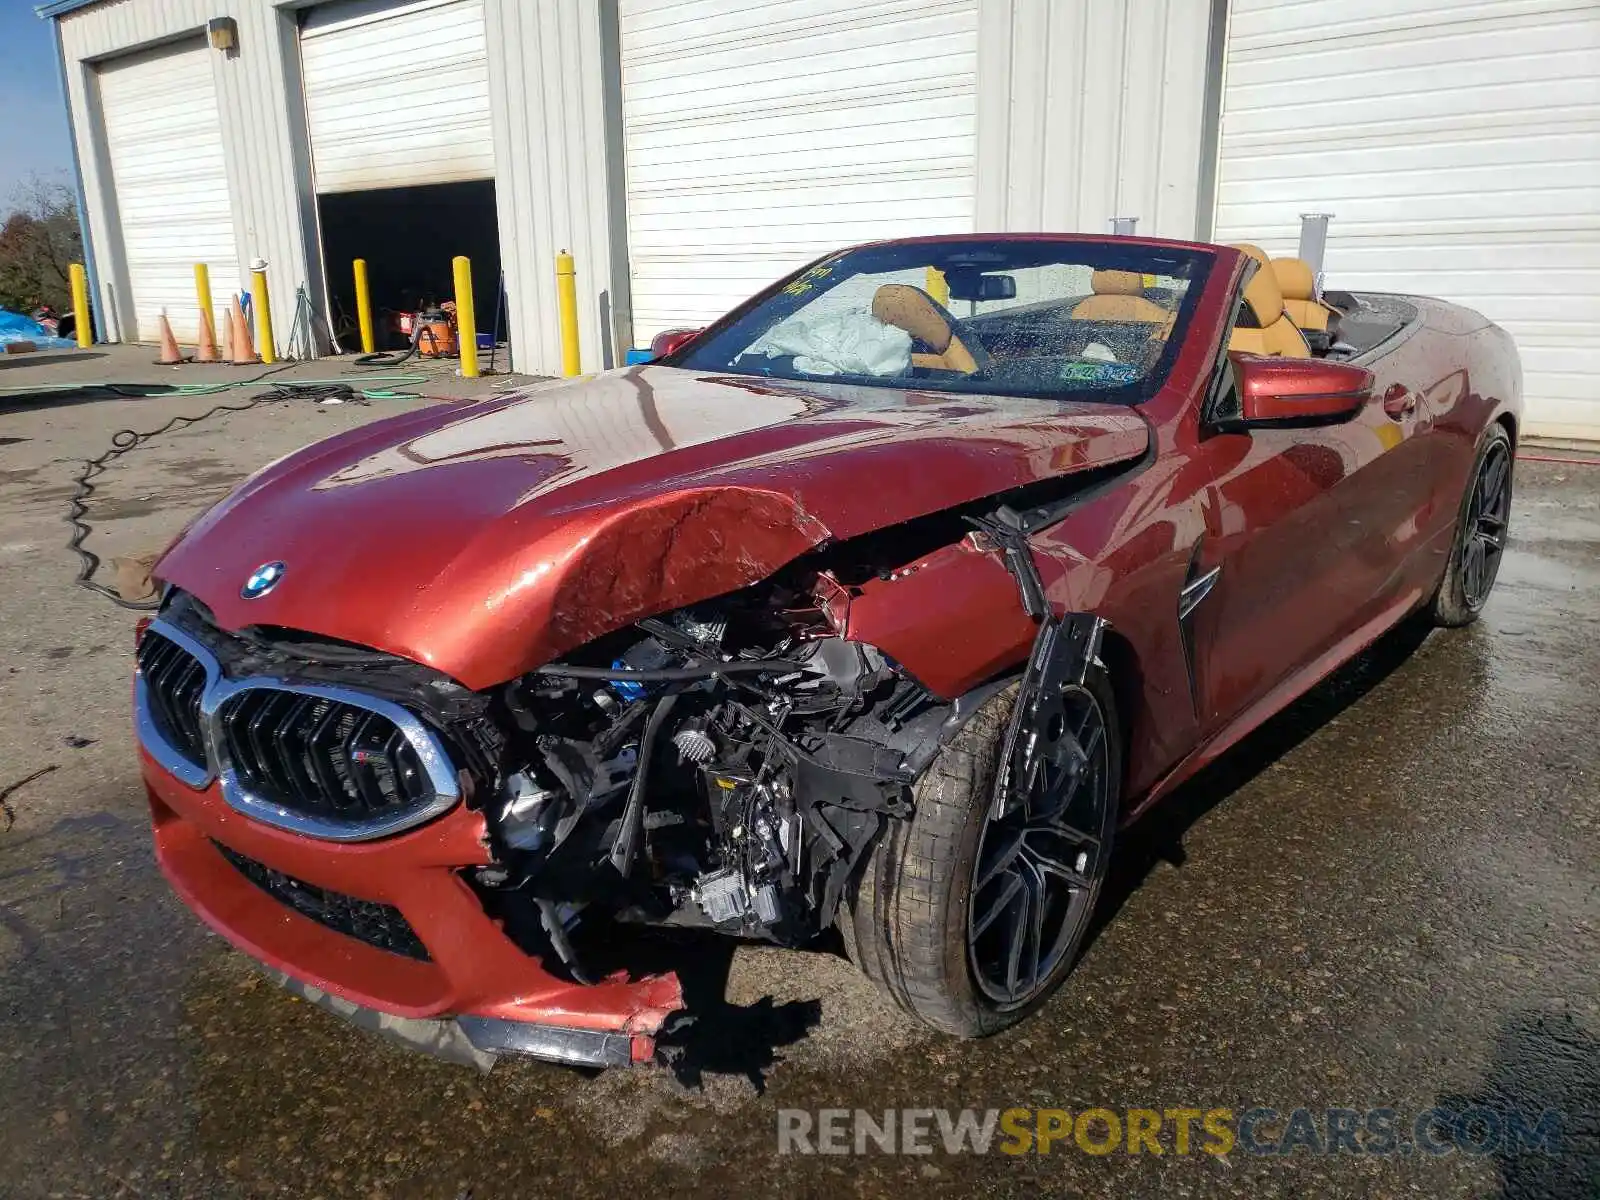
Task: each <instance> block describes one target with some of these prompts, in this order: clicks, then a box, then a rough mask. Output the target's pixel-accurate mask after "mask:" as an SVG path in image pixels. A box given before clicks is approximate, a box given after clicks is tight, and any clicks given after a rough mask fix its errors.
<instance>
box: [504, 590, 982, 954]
mask: <svg viewBox="0 0 1600 1200" xmlns="http://www.w3.org/2000/svg"><path fill="white" fill-rule="evenodd" d="M496 703H497V705H503V706H504V714H505V718H506V719H505V720H504V721H503V722H500V721H497V722H496V724H497V725H500V726H501V727H502V728H504V729H506V730H507V735H506V737H507V740H506V745H505V748H504V751H503V760H504V761H505V762H506V763H507V765H508V770H507V771H506V773H505V775H504V778H503V780H502V785H501V789H500V791H499V793H498V794H497V795H496V796H495V797H494V798H493V799H492V800H491V801H489V803H488V806H487V816H488V822H489V827H490V830H491V833H492V836H493V837H494V839H495V850H496V852H497V857H498V858H500V859H501V860H502V862H503V866H496V867H492V868H488V869H485V870H482V871H480V872H479V873H478V877H477V880H476V882H477V883H478V885H479V886H480V887H481V888H482V889H483V891H484V893H485V898H486V902H487V903H489V904H490V905H491V906H494V907H500V908H501V909H502V911H503V913H504V915H505V917H506V918H507V921H508V925H510V924H512V923H513V922H512V918H513V915H514V911H513V910H514V909H515V908H516V907H517V906H518V904H519V903H520V904H522V905H526V904H528V903H529V902H531V903H532V905H533V906H534V907H535V908H536V909H537V911H538V915H539V920H540V924H541V926H542V927H543V930H544V932H545V934H546V935H547V936H548V937H549V939H550V941H551V943H552V944H553V946H554V947H555V949H556V951H557V952H558V954H560V955H561V957H562V958H563V959H564V960H566V961H567V965H568V967H569V969H571V970H573V971H574V972H575V973H581V972H582V970H583V964H582V962H581V961H580V960H579V959H578V957H577V955H576V953H575V952H574V950H573V948H572V942H571V940H570V939H569V937H568V933H569V931H570V929H571V928H572V927H573V925H574V924H576V923H577V922H579V921H581V920H583V919H584V917H585V916H586V915H587V916H591V917H592V916H594V915H597V913H598V912H599V911H603V912H605V913H606V915H607V916H609V917H611V918H613V919H616V920H621V921H626V922H638V923H643V924H658V925H688V926H702V927H707V926H708V927H712V928H715V929H717V930H720V931H723V932H727V933H731V934H737V935H742V936H748V937H759V938H765V939H769V940H772V941H774V942H778V943H781V944H786V945H794V944H797V943H800V942H804V941H806V940H808V939H810V938H812V937H813V936H815V935H816V934H817V933H818V932H819V931H820V930H822V929H824V928H826V927H827V926H828V925H829V924H830V923H831V922H832V920H833V916H834V912H835V910H836V909H837V906H838V903H839V898H840V895H841V892H842V889H843V888H844V886H845V883H846V881H847V879H848V878H849V875H850V873H851V870H852V868H853V867H854V866H855V864H856V863H857V862H858V861H859V859H860V856H861V854H862V853H863V852H864V850H865V849H866V848H867V847H868V846H869V845H870V844H871V842H872V841H873V839H874V837H875V836H876V835H877V833H878V832H879V830H880V829H881V828H882V825H883V822H884V821H885V820H886V819H889V818H893V817H900V816H905V815H907V814H909V812H910V811H911V786H910V785H911V783H912V781H913V780H914V779H915V778H916V775H917V773H918V771H919V770H920V769H921V767H922V766H923V765H925V762H926V756H925V754H919V753H918V751H919V750H925V751H926V752H927V753H931V748H932V747H933V746H935V745H936V744H937V738H936V736H930V733H932V734H936V732H937V726H938V724H939V723H940V722H942V721H943V720H944V719H945V718H946V717H947V716H948V715H949V712H950V710H951V707H952V706H951V705H949V704H948V703H945V702H942V701H939V700H937V699H936V698H935V697H933V696H931V695H930V694H929V693H928V692H927V691H925V690H924V689H923V688H922V687H921V685H919V684H918V683H917V682H916V681H915V680H913V679H911V678H909V677H907V676H906V675H905V674H904V673H902V672H901V671H900V670H898V669H897V667H896V665H895V664H894V663H893V662H892V661H890V660H889V659H888V658H887V657H885V656H884V655H883V654H881V653H880V652H878V651H877V650H875V649H873V648H872V647H870V646H866V645H862V644H861V643H858V642H853V641H847V640H845V639H844V638H841V637H839V636H837V635H835V634H834V633H833V631H832V630H831V628H830V627H829V625H828V623H827V621H826V619H825V618H824V616H823V614H822V613H821V611H820V610H819V609H818V608H817V606H816V602H815V601H814V600H813V599H812V598H811V597H810V596H809V595H807V594H805V593H803V592H800V591H794V590H791V589H788V588H785V587H784V586H783V585H782V584H777V583H774V584H771V585H768V586H766V587H762V588H757V589H749V590H747V591H745V592H741V593H739V594H737V595H734V596H731V597H725V598H723V599H721V600H718V601H713V602H709V603H704V604H699V605H695V606H693V607H691V608H687V609H682V610H679V611H677V612H673V613H670V614H667V615H665V616H663V617H660V618H650V619H646V620H644V621H640V622H639V623H638V624H637V625H636V626H634V627H633V628H631V629H629V630H627V631H622V632H618V633H616V634H613V635H610V636H608V637H606V638H603V639H601V640H600V641H599V642H596V643H593V644H591V645H589V646H587V647H584V648H583V650H582V651H580V652H579V653H577V654H574V655H571V656H569V659H568V661H565V662H562V663H558V664H552V665H550V666H547V667H544V668H541V669H540V670H538V671H536V672H533V673H532V674H530V675H527V676H524V677H523V678H521V679H518V680H515V681H513V682H512V683H510V684H508V685H506V686H505V687H504V688H503V689H502V690H501V692H500V695H499V696H498V697H497V700H496Z"/></svg>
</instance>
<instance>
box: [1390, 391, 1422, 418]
mask: <svg viewBox="0 0 1600 1200" xmlns="http://www.w3.org/2000/svg"><path fill="white" fill-rule="evenodd" d="M1416 407H1417V394H1416V393H1415V392H1413V391H1412V390H1411V389H1410V388H1408V387H1406V385H1405V384H1403V383H1395V384H1390V385H1389V390H1388V391H1386V392H1385V393H1384V394H1383V411H1384V412H1386V413H1388V414H1389V415H1390V416H1391V417H1393V418H1394V419H1395V420H1396V421H1398V420H1399V419H1400V418H1401V417H1403V416H1405V415H1406V414H1407V413H1409V412H1410V411H1412V409H1414V408H1416Z"/></svg>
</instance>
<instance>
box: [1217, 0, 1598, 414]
mask: <svg viewBox="0 0 1600 1200" xmlns="http://www.w3.org/2000/svg"><path fill="white" fill-rule="evenodd" d="M1308 211H1312V212H1316V211H1320V212H1331V213H1333V214H1335V220H1334V221H1333V224H1332V228H1331V229H1330V231H1329V239H1328V250H1327V259H1326V268H1327V278H1328V284H1329V286H1331V287H1340V288H1358V289H1359V288H1370V289H1373V290H1375V291H1395V292H1417V293H1421V294H1423V295H1430V296H1440V297H1443V298H1444V299H1447V300H1454V301H1457V302H1459V303H1462V304H1466V305H1469V306H1470V307H1472V308H1475V309H1477V310H1478V311H1480V312H1482V313H1483V314H1484V315H1485V316H1487V317H1489V318H1490V319H1491V320H1493V321H1496V322H1498V323H1500V324H1501V325H1504V326H1505V328H1506V329H1507V330H1509V331H1510V332H1511V334H1512V335H1513V336H1514V337H1515V338H1516V340H1517V346H1518V348H1519V350H1520V351H1521V354H1522V364H1523V368H1524V391H1525V395H1526V398H1527V405H1528V408H1527V421H1528V431H1529V432H1531V433H1543V434H1547V435H1550V436H1555V437H1587V438H1593V437H1595V436H1597V435H1600V392H1597V391H1596V388H1595V378H1596V374H1597V372H1600V334H1597V332H1596V331H1597V330H1600V4H1597V3H1595V0H1477V2H1475V3H1472V4H1461V3H1447V2H1445V0H1344V2H1343V3H1342V4H1340V5H1339V6H1338V11H1337V14H1333V13H1331V12H1329V11H1325V10H1324V8H1323V6H1321V5H1306V4H1298V5H1295V4H1285V3H1282V2H1281V0H1234V3H1233V15H1232V22H1231V28H1230V32H1229V39H1228V71H1227V88H1226V93H1225V100H1224V106H1223V122H1222V154H1221V170H1220V184H1219V192H1218V206H1217V235H1218V238H1219V239H1221V240H1248V241H1255V242H1259V243H1260V244H1261V246H1262V247H1263V248H1264V249H1266V250H1267V252H1268V253H1270V254H1285V253H1293V252H1294V249H1295V246H1296V242H1297V236H1298V227H1299V220H1298V217H1299V214H1300V213H1302V212H1308Z"/></svg>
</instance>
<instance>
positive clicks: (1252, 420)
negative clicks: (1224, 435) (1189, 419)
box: [1221, 354, 1372, 429]
mask: <svg viewBox="0 0 1600 1200" xmlns="http://www.w3.org/2000/svg"><path fill="white" fill-rule="evenodd" d="M1229 357H1230V358H1231V359H1232V361H1233V380H1234V384H1235V386H1236V387H1237V388H1238V389H1239V410H1238V412H1237V414H1236V415H1234V416H1232V417H1225V418H1224V419H1223V420H1222V421H1221V425H1222V426H1223V428H1225V429H1301V428H1307V427H1310V426H1315V425H1337V424H1339V423H1340V422H1341V421H1348V420H1349V419H1350V418H1351V417H1354V416H1355V415H1356V414H1357V413H1358V412H1360V411H1361V409H1362V407H1363V406H1364V405H1365V404H1366V403H1367V401H1368V400H1370V399H1372V372H1371V371H1369V370H1367V369H1366V368H1365V367H1353V366H1351V365H1350V364H1349V363H1342V362H1324V361H1322V360H1320V359H1315V358H1264V357H1259V356H1257V355H1253V354H1230V355H1229Z"/></svg>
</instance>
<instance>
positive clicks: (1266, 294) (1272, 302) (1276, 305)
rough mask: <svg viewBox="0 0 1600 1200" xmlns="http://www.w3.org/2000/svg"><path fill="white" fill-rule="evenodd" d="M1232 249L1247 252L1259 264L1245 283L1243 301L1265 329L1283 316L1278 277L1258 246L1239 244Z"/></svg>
mask: <svg viewBox="0 0 1600 1200" xmlns="http://www.w3.org/2000/svg"><path fill="white" fill-rule="evenodd" d="M1234 249H1235V250H1239V251H1242V252H1243V253H1245V254H1248V255H1249V256H1250V257H1251V258H1253V259H1255V260H1256V262H1257V263H1259V264H1260V266H1259V267H1257V269H1256V273H1255V274H1254V275H1253V276H1251V278H1250V282H1249V283H1248V284H1246V285H1245V289H1244V302H1245V303H1246V304H1248V305H1249V306H1250V311H1251V312H1252V313H1254V314H1255V318H1256V324H1257V325H1258V326H1260V327H1261V328H1262V329H1265V328H1266V327H1267V326H1269V325H1271V324H1272V323H1273V322H1274V321H1276V320H1278V319H1280V318H1281V317H1282V316H1283V292H1282V291H1281V290H1280V289H1279V287H1278V277H1277V276H1276V275H1274V274H1273V272H1272V268H1271V267H1270V266H1269V265H1268V263H1267V256H1266V255H1265V254H1264V253H1263V252H1262V250H1261V248H1260V247H1259V246H1250V245H1240V246H1235V247H1234Z"/></svg>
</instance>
